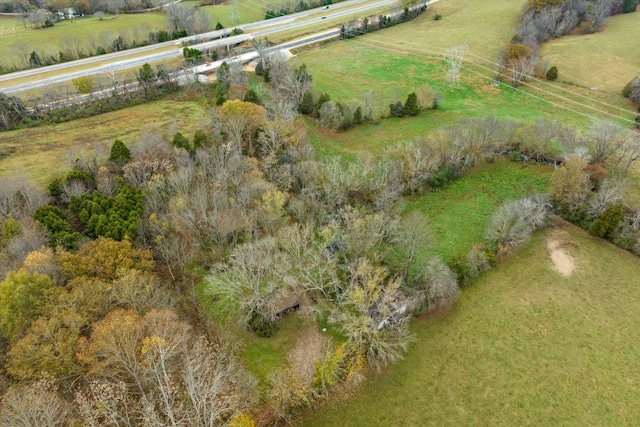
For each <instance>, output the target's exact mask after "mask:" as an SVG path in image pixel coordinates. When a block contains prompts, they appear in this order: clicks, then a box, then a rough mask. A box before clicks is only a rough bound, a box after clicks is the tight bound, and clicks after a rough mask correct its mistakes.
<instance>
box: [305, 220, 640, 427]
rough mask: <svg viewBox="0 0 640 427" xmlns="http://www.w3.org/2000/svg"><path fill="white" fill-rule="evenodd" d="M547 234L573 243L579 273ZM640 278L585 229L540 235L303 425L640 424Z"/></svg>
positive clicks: (632, 262) (631, 261)
mask: <svg viewBox="0 0 640 427" xmlns="http://www.w3.org/2000/svg"><path fill="white" fill-rule="evenodd" d="M545 239H562V241H564V242H565V247H566V249H567V250H568V252H569V254H570V256H571V257H572V258H573V260H574V262H575V264H576V270H575V271H574V273H573V275H571V276H569V277H563V276H561V275H560V274H559V273H558V272H557V271H556V270H555V269H554V267H553V264H552V263H551V261H550V258H549V254H548V250H547V248H546V244H545ZM639 278H640V259H639V258H638V257H635V256H633V255H630V254H629V253H627V252H624V251H621V250H620V249H618V248H615V247H613V246H612V245H610V244H608V243H606V242H603V241H602V240H599V239H595V238H592V237H590V236H588V235H587V234H586V233H585V232H584V231H582V230H580V229H577V228H575V227H572V226H569V225H562V227H561V228H553V229H549V230H547V231H544V232H540V233H537V234H536V235H535V236H534V238H533V240H532V242H531V244H529V245H528V246H527V247H526V248H524V249H522V250H521V251H519V252H517V253H516V254H514V255H512V256H510V257H509V258H507V259H505V260H503V261H502V262H501V263H500V264H499V266H498V267H496V268H495V269H493V270H490V271H489V272H487V273H486V274H484V275H483V276H482V277H481V279H480V281H479V282H477V283H476V284H474V285H473V286H472V287H470V288H468V289H466V290H465V291H464V292H463V295H462V297H461V298H460V300H459V301H458V303H457V304H456V307H455V309H454V310H453V312H451V313H448V314H446V315H444V316H441V317H434V318H421V319H419V320H418V321H416V322H415V323H414V324H413V326H412V330H413V332H414V333H415V334H416V338H417V340H416V342H415V343H414V344H413V345H411V346H410V349H409V352H408V354H407V356H406V358H405V360H403V361H402V362H400V363H398V364H396V365H394V366H393V367H392V368H391V369H388V370H387V371H386V372H384V373H383V374H382V375H380V376H379V377H377V378H372V379H371V380H370V381H369V382H368V383H366V384H365V385H364V387H363V388H362V389H361V391H360V393H359V394H358V395H357V396H355V397H353V398H349V399H336V400H332V401H330V402H328V403H327V404H325V405H323V406H321V407H320V408H318V410H316V411H315V412H313V413H310V414H307V415H305V416H303V417H301V419H300V420H299V422H298V425H302V426H336V425H340V426H362V425H367V426H460V425H491V426H516V425H517V426H524V425H530V426H541V425H563V426H584V425H637V424H638V423H640V415H639V414H638V411H637V408H638V406H639V405H640V380H639V378H640V365H639V364H638V353H639V352H640V328H638V325H639V324H640V312H638V309H637V307H638V305H639V304H640V293H638V287H639V286H640V279H639ZM338 400H339V401H338Z"/></svg>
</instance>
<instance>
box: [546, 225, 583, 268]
mask: <svg viewBox="0 0 640 427" xmlns="http://www.w3.org/2000/svg"><path fill="white" fill-rule="evenodd" d="M572 246H574V243H573V241H572V239H571V236H569V234H568V233H567V232H566V231H563V230H557V231H556V232H555V233H553V234H552V235H551V236H550V237H548V238H547V249H548V250H549V256H550V257H551V261H552V262H553V265H554V266H555V268H556V270H558V272H559V273H560V274H562V275H563V276H571V274H573V272H574V270H575V268H576V266H575V263H574V262H573V259H572V258H571V256H570V255H569V253H568V251H567V249H569V248H570V247H572Z"/></svg>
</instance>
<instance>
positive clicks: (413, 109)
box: [404, 92, 420, 116]
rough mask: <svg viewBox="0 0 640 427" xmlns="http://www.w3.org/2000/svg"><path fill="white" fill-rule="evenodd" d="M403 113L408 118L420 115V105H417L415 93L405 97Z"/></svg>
mask: <svg viewBox="0 0 640 427" xmlns="http://www.w3.org/2000/svg"><path fill="white" fill-rule="evenodd" d="M404 113H405V114H407V115H409V116H417V115H418V114H420V104H418V97H417V96H416V93H415V92H411V93H410V94H409V96H407V100H406V101H405V103H404Z"/></svg>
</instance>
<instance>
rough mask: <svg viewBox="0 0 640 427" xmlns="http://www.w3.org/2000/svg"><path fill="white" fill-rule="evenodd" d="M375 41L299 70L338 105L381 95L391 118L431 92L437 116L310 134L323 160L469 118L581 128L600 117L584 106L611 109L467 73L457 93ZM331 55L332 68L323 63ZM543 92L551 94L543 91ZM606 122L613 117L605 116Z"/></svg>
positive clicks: (380, 104)
mask: <svg viewBox="0 0 640 427" xmlns="http://www.w3.org/2000/svg"><path fill="white" fill-rule="evenodd" d="M369 37H370V36H366V37H361V38H357V39H353V40H349V41H347V42H340V43H334V44H331V45H328V46H325V47H322V48H321V52H322V55H319V54H318V53H319V50H315V49H314V50H311V51H308V52H304V53H301V54H300V55H298V56H296V57H295V58H294V59H293V61H294V63H295V64H302V63H304V64H306V66H307V69H308V70H309V72H310V73H311V74H312V75H313V77H314V86H315V88H316V89H317V90H318V91H320V92H327V93H328V94H330V95H331V98H332V100H334V101H336V102H341V103H344V104H346V105H349V104H350V103H362V102H363V92H365V91H367V90H370V91H373V93H374V94H375V99H376V105H375V108H376V109H377V110H378V111H379V112H382V113H385V114H388V105H389V104H390V103H392V102H397V101H401V102H404V100H405V99H406V97H407V95H408V94H409V93H410V92H412V91H414V90H416V88H418V87H419V86H421V85H424V84H427V85H428V86H429V87H430V88H431V89H432V90H434V91H436V92H437V93H438V94H439V98H438V108H437V109H436V110H430V111H424V112H423V113H421V114H420V115H419V116H417V117H409V118H402V119H397V118H391V119H386V120H384V121H382V122H379V123H369V124H364V125H362V126H359V127H357V128H354V129H350V130H349V131H347V132H342V133H335V132H329V131H326V130H322V129H319V128H315V127H312V126H310V127H309V136H310V138H311V141H312V142H314V144H315V145H316V147H318V149H319V150H320V151H321V152H324V153H340V154H343V155H356V154H358V153H362V152H368V153H374V154H381V153H382V152H383V151H384V149H385V148H387V147H389V146H391V145H394V144H395V143H397V142H403V141H407V140H412V139H415V138H416V137H418V136H424V135H426V134H427V133H429V132H431V131H432V130H434V129H436V128H439V127H442V126H447V125H452V124H455V123H457V122H458V121H460V120H461V119H462V118H466V117H487V116H495V117H498V118H501V119H509V120H515V121H534V120H536V119H538V118H547V119H549V120H555V121H560V122H562V123H563V124H565V125H573V126H578V127H581V126H584V125H586V124H587V123H588V122H589V121H590V116H591V114H592V113H594V110H591V109H589V108H583V106H584V105H589V106H593V107H594V108H596V109H598V110H601V111H605V108H606V107H603V106H602V104H598V102H596V101H592V102H591V103H590V102H589V101H587V100H585V98H580V97H574V98H573V99H574V101H576V102H569V101H566V100H562V99H559V98H554V97H552V96H550V95H548V94H546V93H544V92H542V91H538V89H537V88H535V87H534V88H526V89H523V90H515V89H513V88H512V87H511V86H510V85H507V84H500V85H498V86H494V85H492V84H490V81H489V80H488V79H486V78H484V77H481V76H480V75H477V74H473V73H471V72H469V71H463V72H462V76H461V82H460V85H459V87H458V88H456V89H454V88H451V86H450V85H449V84H448V83H447V82H446V79H445V76H446V72H447V70H446V65H445V64H444V61H441V60H438V59H430V58H425V57H424V56H420V55H411V54H403V53H394V52H389V51H386V50H384V49H381V48H380V47H379V46H376V45H370V44H369V43H368V42H367V40H368V39H369ZM325 55H327V56H329V57H331V58H332V60H331V61H324V60H323V58H325ZM542 90H548V88H545V87H542ZM562 95H563V96H566V94H562ZM542 96H544V99H548V98H551V100H550V102H549V101H545V100H544V99H543V98H542ZM597 101H599V102H606V103H611V105H616V103H618V104H620V105H625V103H624V100H623V98H622V97H621V96H618V95H614V96H609V97H606V98H603V99H598V100H597ZM554 104H555V105H554ZM581 104H582V106H581ZM561 106H564V107H567V108H568V109H565V108H562V107H561ZM571 110H575V111H577V113H576V112H574V111H571ZM608 112H610V113H611V114H614V115H615V116H617V115H621V116H623V118H624V120H626V121H623V122H622V123H623V124H625V125H626V124H627V123H628V122H627V121H629V120H632V116H631V114H624V113H621V112H620V110H617V109H615V108H611V109H609V110H608ZM600 117H602V118H608V117H613V116H607V115H606V114H602V115H601V116H600Z"/></svg>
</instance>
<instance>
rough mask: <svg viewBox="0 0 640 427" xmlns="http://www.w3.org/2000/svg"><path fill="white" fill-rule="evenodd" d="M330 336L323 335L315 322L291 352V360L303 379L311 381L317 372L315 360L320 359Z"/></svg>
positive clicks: (297, 341) (301, 336)
mask: <svg viewBox="0 0 640 427" xmlns="http://www.w3.org/2000/svg"><path fill="white" fill-rule="evenodd" d="M328 342H329V338H327V337H325V336H323V335H322V333H321V332H319V331H318V328H317V327H316V325H315V324H314V325H313V326H312V327H310V328H308V329H307V330H306V331H305V333H304V334H301V335H300V336H299V337H298V338H297V340H296V343H295V345H294V347H293V348H292V349H291V351H290V352H289V361H290V362H291V364H292V365H293V366H294V367H295V369H296V371H297V372H298V374H299V375H300V378H301V379H302V380H303V381H311V379H312V378H313V375H314V374H315V365H314V363H313V361H314V360H316V359H320V357H321V356H322V352H323V350H324V348H325V346H326V345H327V343H328Z"/></svg>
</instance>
